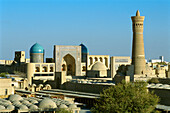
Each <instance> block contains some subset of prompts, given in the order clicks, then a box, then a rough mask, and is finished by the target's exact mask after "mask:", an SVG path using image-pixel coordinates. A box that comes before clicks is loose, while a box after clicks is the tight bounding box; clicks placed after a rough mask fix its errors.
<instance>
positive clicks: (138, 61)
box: [131, 10, 145, 77]
mask: <svg viewBox="0 0 170 113" xmlns="http://www.w3.org/2000/svg"><path fill="white" fill-rule="evenodd" d="M144 18H145V17H144V16H140V13H139V10H137V12H136V16H132V17H131V19H132V22H133V23H132V25H133V46H132V65H134V75H135V76H136V77H137V75H144V73H145V52H144V43H143V21H144Z"/></svg>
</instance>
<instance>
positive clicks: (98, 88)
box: [61, 82, 113, 94]
mask: <svg viewBox="0 0 170 113" xmlns="http://www.w3.org/2000/svg"><path fill="white" fill-rule="evenodd" d="M110 86H113V85H104V84H83V83H72V82H65V83H64V84H63V85H62V86H61V89H64V90H71V91H80V92H87V93H96V94H99V93H100V92H102V91H103V89H107V88H109V87H110Z"/></svg>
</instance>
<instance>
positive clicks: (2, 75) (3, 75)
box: [0, 72, 9, 78]
mask: <svg viewBox="0 0 170 113" xmlns="http://www.w3.org/2000/svg"><path fill="white" fill-rule="evenodd" d="M6 74H9V73H8V72H5V73H0V77H5V78H7V77H6Z"/></svg>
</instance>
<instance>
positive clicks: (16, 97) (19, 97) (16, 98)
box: [9, 94, 23, 102]
mask: <svg viewBox="0 0 170 113" xmlns="http://www.w3.org/2000/svg"><path fill="white" fill-rule="evenodd" d="M9 100H10V101H12V102H13V101H19V100H23V98H22V97H21V96H20V95H17V94H15V95H10V96H9Z"/></svg>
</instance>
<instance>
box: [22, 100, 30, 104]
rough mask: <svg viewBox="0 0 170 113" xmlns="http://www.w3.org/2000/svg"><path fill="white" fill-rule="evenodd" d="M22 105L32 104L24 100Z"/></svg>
mask: <svg viewBox="0 0 170 113" xmlns="http://www.w3.org/2000/svg"><path fill="white" fill-rule="evenodd" d="M22 103H23V104H29V103H30V102H29V101H27V100H23V101H22Z"/></svg>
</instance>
